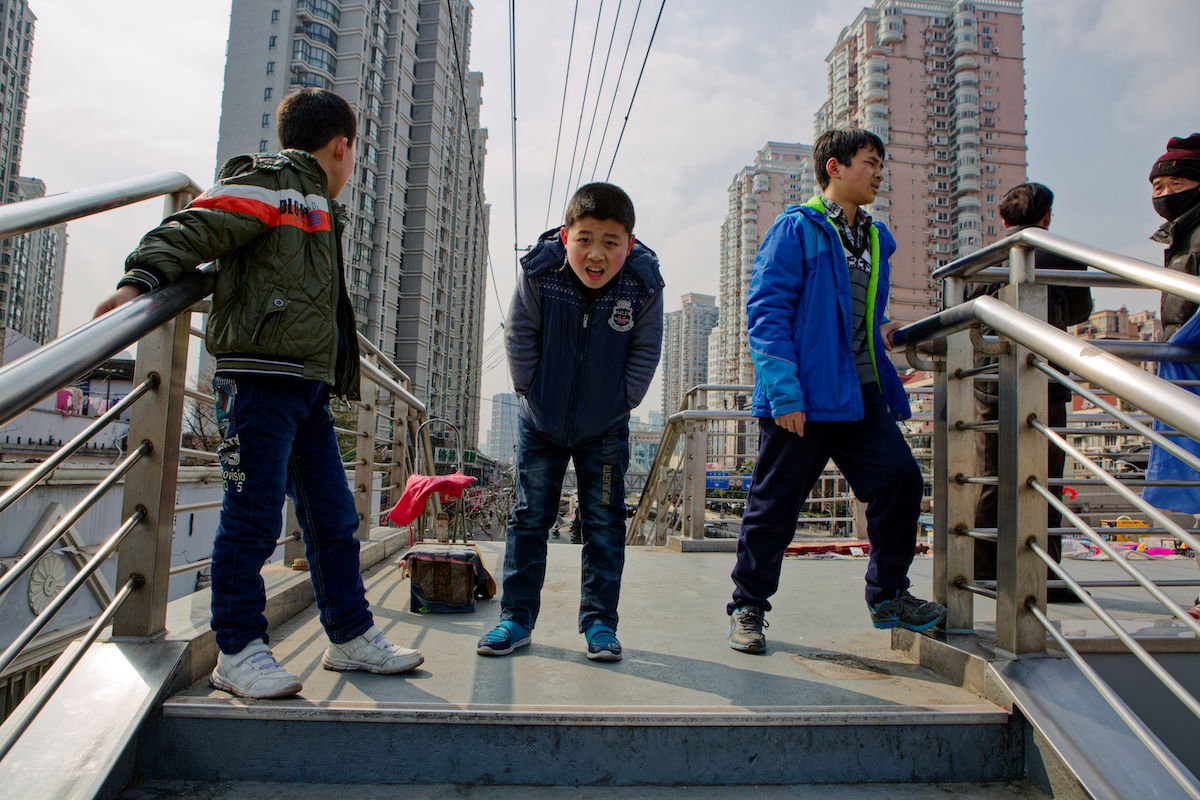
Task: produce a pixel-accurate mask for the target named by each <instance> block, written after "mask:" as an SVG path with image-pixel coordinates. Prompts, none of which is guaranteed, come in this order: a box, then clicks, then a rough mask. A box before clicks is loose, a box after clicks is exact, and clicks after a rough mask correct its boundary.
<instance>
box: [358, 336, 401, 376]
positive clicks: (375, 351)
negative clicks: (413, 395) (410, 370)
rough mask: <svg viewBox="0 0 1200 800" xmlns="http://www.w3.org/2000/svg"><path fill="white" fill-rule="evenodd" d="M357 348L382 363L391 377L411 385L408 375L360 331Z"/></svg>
mask: <svg viewBox="0 0 1200 800" xmlns="http://www.w3.org/2000/svg"><path fill="white" fill-rule="evenodd" d="M358 346H359V347H360V348H361V349H363V350H365V351H367V352H368V353H370V354H371V355H373V356H375V357H376V358H378V359H379V360H380V361H382V362H383V368H384V369H385V370H387V371H388V372H390V373H391V374H392V377H394V378H396V379H397V380H400V381H403V382H404V383H407V384H408V385H409V386H411V385H412V379H411V378H409V377H408V374H407V373H406V372H405V371H404V370H402V369H400V367H399V366H397V365H396V363H395V362H394V361H392V359H391V356H389V355H388V354H387V353H385V352H383V351H382V350H380V349H379V348H378V347H376V345H375V343H374V342H372V341H371V340H370V339H368V338H367V337H366V336H364V335H363V333H362V331H359V332H358Z"/></svg>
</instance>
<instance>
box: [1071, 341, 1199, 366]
mask: <svg viewBox="0 0 1200 800" xmlns="http://www.w3.org/2000/svg"><path fill="white" fill-rule="evenodd" d="M1079 341H1081V342H1087V343H1088V344H1090V345H1092V346H1093V347H1098V348H1100V349H1101V350H1103V351H1104V352H1106V353H1112V354H1113V355H1114V356H1116V357H1117V358H1120V359H1123V360H1125V361H1174V362H1183V363H1190V362H1192V361H1200V344H1180V343H1177V342H1140V341H1138V342H1127V341H1122V340H1120V339H1085V338H1083V337H1080V339H1079Z"/></svg>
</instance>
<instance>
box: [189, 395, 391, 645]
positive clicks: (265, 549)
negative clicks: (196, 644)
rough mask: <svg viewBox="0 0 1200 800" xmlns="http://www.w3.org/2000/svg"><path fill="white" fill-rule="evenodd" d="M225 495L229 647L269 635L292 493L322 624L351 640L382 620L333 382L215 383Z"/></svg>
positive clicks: (215, 577) (219, 607)
mask: <svg viewBox="0 0 1200 800" xmlns="http://www.w3.org/2000/svg"><path fill="white" fill-rule="evenodd" d="M213 394H214V395H215V397H216V407H217V424H218V426H219V427H220V430H221V445H220V447H218V448H217V452H218V454H219V455H220V457H221V477H222V482H223V484H224V487H225V499H224V502H223V504H222V506H221V521H220V523H219V524H218V525H217V537H216V541H215V542H214V543H213V560H212V627H213V631H215V632H216V635H217V646H218V647H220V648H221V651H222V652H224V653H237V652H240V651H241V650H242V649H243V648H245V647H246V645H248V644H250V642H252V641H254V640H255V639H262V640H263V641H267V618H266V617H265V616H264V615H263V611H264V609H265V607H266V592H265V589H264V586H263V580H262V576H261V575H260V572H261V570H262V566H263V563H264V562H265V561H266V560H267V559H268V558H269V557H270V556H271V553H272V552H274V550H275V547H276V545H275V542H276V540H277V539H278V538H279V534H280V531H281V530H282V510H283V500H284V493H285V492H286V493H287V495H288V496H290V497H291V498H292V501H293V502H294V503H295V506H296V515H297V517H299V520H300V528H301V530H302V531H303V533H304V545H305V554H306V555H307V557H308V567H309V571H310V572H309V574H310V576H311V578H312V583H313V589H314V592H315V594H316V600H317V608H318V609H319V611H320V617H321V624H322V625H323V626H325V631H326V633H328V635H329V638H330V639H331V640H332V641H334V642H337V643H341V642H346V641H349V640H350V639H353V638H354V637H356V636H358V635H360V634H362V633H363V632H365V631H366V630H367V629H368V628H370V627H371V625H372V624H373V620H372V617H371V612H370V610H369V608H368V606H367V598H366V592H365V591H364V589H363V582H362V575H361V574H360V573H359V561H358V540H357V539H355V538H354V533H355V531H356V530H357V529H358V512H357V510H356V509H355V508H354V496H353V495H352V494H351V493H350V489H349V488H348V487H347V485H346V473H345V471H344V468H343V466H342V458H341V454H340V453H339V452H338V446H337V438H336V436H335V435H334V431H333V415H332V413H331V412H330V410H329V386H328V385H327V384H325V383H323V382H321V381H310V380H302V379H300V378H289V377H279V378H272V377H265V376H264V377H258V376H246V377H243V376H238V377H237V378H227V377H223V376H218V377H216V378H214V379H213Z"/></svg>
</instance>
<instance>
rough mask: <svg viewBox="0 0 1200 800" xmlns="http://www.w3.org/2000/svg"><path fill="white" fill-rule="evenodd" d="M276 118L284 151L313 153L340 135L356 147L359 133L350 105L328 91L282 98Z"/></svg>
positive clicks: (310, 90)
mask: <svg viewBox="0 0 1200 800" xmlns="http://www.w3.org/2000/svg"><path fill="white" fill-rule="evenodd" d="M275 117H276V123H275V131H276V133H277V134H278V135H279V144H280V145H281V146H283V147H284V148H285V149H291V150H306V151H308V152H310V153H312V152H315V151H317V150H320V149H321V148H322V147H324V146H325V145H327V144H329V141H330V140H331V139H334V138H337V137H341V136H345V137H346V139H348V140H349V141H350V143H351V144H353V143H354V137H355V135H356V134H357V133H358V122H357V120H355V118H354V109H352V108H351V107H350V104H349V103H347V102H346V101H345V99H343V98H342V97H341V96H340V95H337V94H334V93H333V92H331V91H329V90H328V89H318V88H316V87H313V86H310V87H308V88H307V89H301V90H299V91H296V92H292V93H291V94H289V95H288V96H287V97H285V98H283V100H281V101H280V102H279V108H278V110H277V111H276V112H275Z"/></svg>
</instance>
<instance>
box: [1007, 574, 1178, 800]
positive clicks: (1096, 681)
mask: <svg viewBox="0 0 1200 800" xmlns="http://www.w3.org/2000/svg"><path fill="white" fill-rule="evenodd" d="M1051 560H1052V561H1053V559H1051ZM1028 610H1029V613H1030V614H1032V615H1033V616H1034V618H1035V619H1036V620H1037V621H1038V622H1040V623H1041V625H1042V627H1043V628H1045V629H1046V633H1048V634H1049V635H1050V638H1051V639H1053V640H1054V642H1055V644H1057V645H1058V646H1059V647H1060V648H1062V651H1063V652H1064V653H1066V654H1067V658H1069V659H1071V662H1072V663H1073V664H1074V665H1075V666H1076V667H1078V668H1079V671H1080V672H1082V673H1083V677H1085V678H1087V681H1088V683H1090V684H1091V685H1092V687H1093V688H1094V689H1095V690H1096V691H1097V692H1099V693H1100V696H1101V697H1103V698H1104V701H1105V702H1106V703H1108V705H1109V706H1110V707H1111V708H1112V710H1113V711H1115V712H1116V713H1117V716H1119V717H1120V718H1121V719H1122V721H1124V723H1125V724H1126V725H1127V726H1128V727H1129V730H1130V731H1131V732H1132V733H1133V735H1134V736H1136V737H1137V738H1138V740H1139V741H1141V743H1142V744H1143V745H1145V746H1146V749H1147V750H1149V751H1150V754H1151V755H1153V756H1154V758H1155V759H1157V760H1158V763H1160V764H1162V765H1163V767H1164V768H1165V769H1166V770H1167V772H1169V773H1170V774H1171V777H1172V778H1174V779H1175V781H1176V783H1178V784H1179V785H1180V786H1181V787H1182V788H1183V789H1184V790H1185V791H1187V792H1188V794H1189V796H1190V797H1192V798H1198V797H1200V785H1197V783H1196V781H1195V779H1194V778H1192V777H1191V776H1190V775H1189V774H1188V772H1187V770H1186V769H1185V768H1183V767H1182V766H1180V764H1179V761H1178V760H1177V759H1176V758H1175V756H1173V755H1172V754H1171V753H1170V752H1168V751H1167V750H1166V749H1165V748H1164V747H1163V744H1162V742H1160V741H1159V739H1158V737H1157V736H1155V735H1154V734H1153V733H1151V732H1150V729H1149V728H1147V727H1146V724H1145V723H1144V722H1142V721H1141V719H1139V718H1138V716H1137V714H1135V713H1133V711H1132V710H1130V708H1129V706H1128V705H1126V704H1125V701H1124V700H1122V699H1121V698H1120V696H1119V695H1118V694H1117V693H1116V692H1114V691H1113V690H1112V687H1110V686H1109V685H1108V684H1107V683H1105V682H1104V679H1103V678H1101V677H1100V674H1099V673H1098V672H1096V670H1095V669H1094V668H1093V667H1092V665H1091V664H1089V663H1088V662H1087V660H1086V659H1084V657H1083V656H1081V655H1080V654H1079V651H1078V650H1076V649H1075V648H1074V647H1072V646H1071V643H1070V642H1069V641H1067V637H1065V636H1063V635H1062V633H1061V632H1060V631H1059V630H1058V629H1057V628H1055V627H1054V623H1053V622H1052V621H1051V620H1050V618H1049V617H1048V616H1046V612H1044V611H1042V609H1040V608H1038V607H1037V604H1036V603H1031V604H1029V606H1028Z"/></svg>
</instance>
